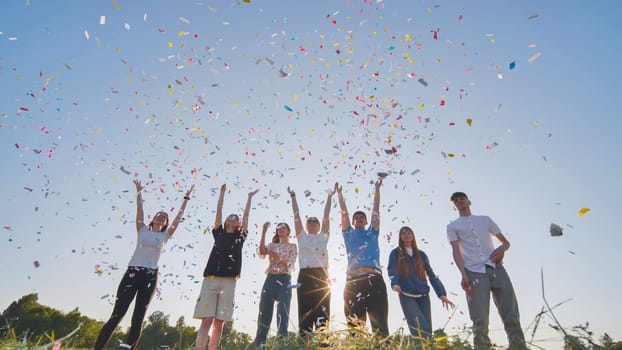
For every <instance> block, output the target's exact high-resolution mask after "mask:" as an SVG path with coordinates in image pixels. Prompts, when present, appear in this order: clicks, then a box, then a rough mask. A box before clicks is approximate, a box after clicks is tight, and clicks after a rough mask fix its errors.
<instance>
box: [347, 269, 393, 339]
mask: <svg viewBox="0 0 622 350" xmlns="http://www.w3.org/2000/svg"><path fill="white" fill-rule="evenodd" d="M343 308H344V313H345V315H346V320H347V321H348V327H349V328H356V327H361V328H362V329H364V328H365V322H366V321H367V315H369V322H370V323H371V328H372V330H373V332H374V333H377V334H378V335H380V336H382V337H387V336H388V335H389V321H388V317H389V303H388V300H387V286H386V285H385V283H384V279H383V278H382V275H381V274H378V273H369V274H364V275H348V278H347V279H346V286H345V288H344V290H343Z"/></svg>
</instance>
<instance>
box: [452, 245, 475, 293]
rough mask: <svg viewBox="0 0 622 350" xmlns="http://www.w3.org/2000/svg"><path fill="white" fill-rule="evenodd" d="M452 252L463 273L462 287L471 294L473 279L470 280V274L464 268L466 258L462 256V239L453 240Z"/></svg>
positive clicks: (461, 273) (457, 265)
mask: <svg viewBox="0 0 622 350" xmlns="http://www.w3.org/2000/svg"><path fill="white" fill-rule="evenodd" d="M450 243H451V252H452V255H453V257H454V262H455V263H456V267H457V268H458V270H459V271H460V275H462V281H461V282H460V285H461V286H462V289H464V291H465V292H466V293H467V294H471V281H470V280H469V276H468V275H467V273H466V269H465V268H464V258H463V257H462V251H461V249H462V248H461V247H460V241H458V240H456V241H451V242H450Z"/></svg>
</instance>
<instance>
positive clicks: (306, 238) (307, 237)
mask: <svg viewBox="0 0 622 350" xmlns="http://www.w3.org/2000/svg"><path fill="white" fill-rule="evenodd" d="M296 239H298V245H299V246H300V254H299V255H298V261H299V264H300V268H301V269H305V268H309V267H323V268H328V249H327V246H328V235H326V234H323V233H318V234H309V233H306V232H304V231H303V232H301V233H300V234H299V235H297V236H296Z"/></svg>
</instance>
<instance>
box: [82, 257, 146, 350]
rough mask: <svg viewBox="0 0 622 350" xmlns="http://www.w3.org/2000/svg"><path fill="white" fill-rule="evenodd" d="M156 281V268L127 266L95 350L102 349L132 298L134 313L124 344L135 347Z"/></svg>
mask: <svg viewBox="0 0 622 350" xmlns="http://www.w3.org/2000/svg"><path fill="white" fill-rule="evenodd" d="M157 283H158V270H154V269H150V268H148V267H136V266H130V267H128V268H127V271H126V272H125V275H123V279H121V283H119V288H118V289H117V299H116V301H115V303H114V308H113V309H112V315H111V316H110V319H109V320H108V322H106V324H105V325H104V327H102V329H101V331H100V332H99V336H98V337H97V342H96V343H95V346H94V348H95V350H100V349H103V348H104V346H106V343H107V342H108V339H110V336H111V335H112V332H114V330H115V328H117V326H118V325H119V322H121V320H122V319H123V316H125V313H126V312H127V310H128V309H129V307H130V303H131V302H132V300H134V298H136V302H135V303H134V313H133V314H132V325H131V327H130V332H129V333H128V335H127V339H126V344H128V345H130V346H131V349H135V348H136V346H137V345H138V341H139V339H140V334H141V332H142V327H143V319H144V318H145V314H146V313H147V307H148V306H149V302H150V301H151V297H152V296H153V292H155V288H156V285H157Z"/></svg>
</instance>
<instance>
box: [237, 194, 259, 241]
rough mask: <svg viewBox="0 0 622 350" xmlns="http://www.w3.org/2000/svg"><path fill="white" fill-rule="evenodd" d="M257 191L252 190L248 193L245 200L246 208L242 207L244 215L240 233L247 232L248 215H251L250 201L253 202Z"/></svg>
mask: <svg viewBox="0 0 622 350" xmlns="http://www.w3.org/2000/svg"><path fill="white" fill-rule="evenodd" d="M257 192H259V190H254V191H251V192H248V198H247V199H246V206H245V207H244V214H243V215H242V227H241V231H242V232H245V231H246V230H248V215H249V214H250V213H251V201H252V200H253V196H254V195H256V194H257Z"/></svg>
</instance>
